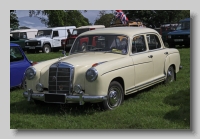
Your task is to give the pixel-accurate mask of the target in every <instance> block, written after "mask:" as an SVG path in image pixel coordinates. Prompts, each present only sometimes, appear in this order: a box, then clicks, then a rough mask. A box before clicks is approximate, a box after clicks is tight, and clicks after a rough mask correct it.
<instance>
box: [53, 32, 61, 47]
mask: <svg viewBox="0 0 200 139" xmlns="http://www.w3.org/2000/svg"><path fill="white" fill-rule="evenodd" d="M52 37H53V40H52V41H53V47H59V46H61V41H60V40H59V34H58V31H57V30H54V31H53V36H52Z"/></svg>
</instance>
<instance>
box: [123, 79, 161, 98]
mask: <svg viewBox="0 0 200 139" xmlns="http://www.w3.org/2000/svg"><path fill="white" fill-rule="evenodd" d="M164 80H165V76H163V77H160V78H158V79H154V80H151V81H149V82H146V83H144V84H141V85H138V86H135V87H133V88H129V89H127V90H126V95H128V94H131V93H134V92H137V91H139V90H142V89H144V88H147V87H150V86H152V85H155V84H157V83H160V82H162V81H164Z"/></svg>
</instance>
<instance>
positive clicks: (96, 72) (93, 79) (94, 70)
mask: <svg viewBox="0 0 200 139" xmlns="http://www.w3.org/2000/svg"><path fill="white" fill-rule="evenodd" d="M91 71H92V72H93V73H94V75H93V77H92V78H90V77H88V74H89V72H91ZM85 77H86V79H87V81H89V82H93V81H95V80H96V79H97V77H98V71H97V70H96V69H95V68H93V67H92V68H89V69H88V70H87V71H86V73H85Z"/></svg>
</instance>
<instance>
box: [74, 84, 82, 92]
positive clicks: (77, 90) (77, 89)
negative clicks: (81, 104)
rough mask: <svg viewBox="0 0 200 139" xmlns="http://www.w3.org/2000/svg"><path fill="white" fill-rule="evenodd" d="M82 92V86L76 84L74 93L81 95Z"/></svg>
mask: <svg viewBox="0 0 200 139" xmlns="http://www.w3.org/2000/svg"><path fill="white" fill-rule="evenodd" d="M81 90H82V88H81V86H80V85H78V84H76V85H75V86H74V92H75V93H80V92H81Z"/></svg>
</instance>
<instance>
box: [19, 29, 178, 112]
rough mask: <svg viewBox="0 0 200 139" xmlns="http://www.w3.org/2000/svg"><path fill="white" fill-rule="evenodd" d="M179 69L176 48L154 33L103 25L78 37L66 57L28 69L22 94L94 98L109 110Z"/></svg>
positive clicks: (48, 99) (51, 99) (42, 98)
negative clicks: (167, 45)
mask: <svg viewBox="0 0 200 139" xmlns="http://www.w3.org/2000/svg"><path fill="white" fill-rule="evenodd" d="M180 69H181V66H180V54H179V51H178V50H177V49H174V48H165V46H164V44H163V41H162V38H161V36H160V35H159V34H158V32H157V31H155V30H153V29H150V28H143V27H112V28H105V29H99V30H93V31H88V32H84V33H82V34H81V35H79V36H78V37H77V38H76V40H75V41H74V43H73V46H72V48H71V50H70V52H69V55H68V56H66V55H64V56H63V57H61V58H57V59H52V60H48V61H44V62H41V63H38V64H36V65H34V66H31V67H29V68H28V69H27V70H26V72H25V83H26V84H24V88H25V92H23V95H24V97H26V98H27V100H28V101H31V100H34V101H35V103H40V102H43V103H44V102H45V103H60V104H64V103H79V104H80V105H83V104H84V103H85V102H90V103H97V102H100V103H101V104H102V106H103V108H104V109H106V110H112V109H114V108H116V107H118V106H120V105H121V104H122V102H123V99H124V95H129V94H132V93H135V92H137V91H139V90H142V89H144V88H147V87H150V86H152V85H154V84H157V83H160V82H165V83H168V82H173V81H175V79H176V74H177V73H178V72H179V70H180Z"/></svg>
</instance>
